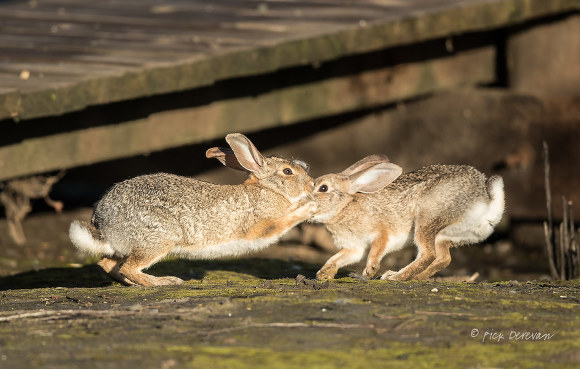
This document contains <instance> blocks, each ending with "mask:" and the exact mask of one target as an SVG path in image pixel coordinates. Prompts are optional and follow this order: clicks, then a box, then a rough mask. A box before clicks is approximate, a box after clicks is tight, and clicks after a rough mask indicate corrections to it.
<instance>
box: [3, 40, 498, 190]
mask: <svg viewBox="0 0 580 369" xmlns="http://www.w3.org/2000/svg"><path fill="white" fill-rule="evenodd" d="M494 61H495V51H494V49H493V48H492V47H486V48H482V49H478V50H472V51H469V52H463V53H458V54H457V55H454V56H450V57H446V58H440V59H435V60H430V61H425V62H417V63H410V64H402V65H397V66H394V67H389V68H383V69H377V70H370V71H367V72H363V73H361V74H358V75H353V76H343V77H335V78H331V79H327V80H323V81H320V82H316V83H310V84H304V85H298V86H292V87H287V88H284V89H278V90H274V91H270V92H267V93H264V94H261V95H259V96H255V97H253V96H247V97H241V98H235V99H230V100H223V101H216V102H213V103H212V104H209V105H204V106H200V107H196V108H189V109H180V110H175V111H165V112H160V113H155V114H152V115H150V116H149V117H148V118H146V119H140V120H135V121H131V122H124V123H123V124H114V125H106V126H100V127H94V128H89V129H84V130H77V131H72V132H66V133H60V134H55V135H51V136H46V137H38V138H31V139H25V140H23V141H22V142H19V143H15V144H12V145H8V146H4V147H0V180H2V179H8V178H11V177H18V176H22V175H29V174H32V173H42V172H46V171H51V170H55V169H59V168H70V167H75V166H80V165H85V164H91V163H96V162H100V161H105V160H110V159H116V158H122V157H130V156H134V155H139V154H146V153H149V152H152V151H156V150H163V149H166V148H171V147H177V146H181V145H186V144H190V143H192V142H201V141H204V140H211V139H216V138H219V137H223V136H224V135H225V134H226V133H228V132H232V131H236V130H240V131H242V130H243V131H246V132H247V131H252V130H259V129H264V128H269V127H273V126H277V125H287V124H293V123H296V122H300V121H306V120H309V119H314V118H318V117H323V116H328V115H333V114H340V113H344V112H348V111H353V110H359V109H364V108H371V107H375V106H380V105H384V104H388V103H392V102H395V101H398V100H400V99H406V98H409V97H413V96H419V95H424V94H428V93H432V92H434V91H438V90H442V89H451V88H454V87H458V86H465V85H474V84H478V83H490V82H492V81H493V80H494V78H495V70H494V65H495V63H494ZM258 111H259V112H260V114H256V112H258ZM208 122H210V123H208Z"/></svg>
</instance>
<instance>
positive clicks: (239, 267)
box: [0, 258, 348, 291]
mask: <svg viewBox="0 0 580 369" xmlns="http://www.w3.org/2000/svg"><path fill="white" fill-rule="evenodd" d="M319 268H320V266H319V265H314V264H308V263H302V262H294V261H283V260H265V259H258V258H248V259H237V260H221V261H191V260H166V261H162V262H160V263H157V264H156V265H154V266H153V267H152V268H151V269H149V270H148V273H151V274H153V275H156V276H164V275H173V276H176V277H179V278H181V279H183V280H185V281H188V280H193V279H196V280H201V279H203V278H204V277H205V276H206V274H207V272H209V271H215V270H223V271H230V272H236V273H241V274H247V275H251V276H254V277H256V278H261V279H281V278H294V277H296V275H298V274H303V275H305V276H307V277H309V278H314V276H315V274H316V271H317V270H318V269H319ZM347 273H348V272H344V273H342V274H341V275H339V277H340V276H343V275H346V274H347ZM113 284H116V282H113V280H112V279H110V278H109V276H108V275H107V274H105V272H103V270H102V269H101V268H100V267H99V266H97V265H96V264H91V265H85V266H83V267H80V268H72V267H64V268H47V269H41V270H36V271H28V272H23V273H19V274H15V275H12V276H8V277H2V278H0V291H4V290H14V289H33V288H49V287H107V286H111V285H113Z"/></svg>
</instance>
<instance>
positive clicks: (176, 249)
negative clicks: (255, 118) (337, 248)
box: [69, 133, 315, 286]
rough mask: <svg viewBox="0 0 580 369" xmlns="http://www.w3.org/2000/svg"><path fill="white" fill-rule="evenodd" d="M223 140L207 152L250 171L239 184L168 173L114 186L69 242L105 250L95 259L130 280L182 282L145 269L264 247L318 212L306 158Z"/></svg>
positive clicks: (73, 229)
mask: <svg viewBox="0 0 580 369" xmlns="http://www.w3.org/2000/svg"><path fill="white" fill-rule="evenodd" d="M226 141H227V142H228V144H229V145H230V147H231V148H232V150H230V149H226V148H218V147H214V148H211V149H209V150H208V151H207V152H206V156H207V157H208V158H217V159H218V160H220V162H222V163H223V164H224V165H226V166H228V167H231V168H235V169H239V170H244V171H248V172H249V177H248V179H247V180H246V181H244V182H243V183H242V184H239V185H219V184H214V183H209V182H203V181H199V180H195V179H192V178H187V177H180V176H176V175H172V174H165V173H159V174H152V175H144V176H139V177H135V178H132V179H129V180H126V181H124V182H120V183H117V184H116V185H114V186H113V187H112V188H111V189H110V190H109V192H108V193H107V194H105V195H104V196H103V198H102V199H101V200H100V201H99V202H98V203H97V204H96V206H95V209H94V212H93V217H92V219H91V223H90V224H89V223H87V222H81V221H78V220H75V221H73V222H72V223H71V226H70V230H69V236H70V239H71V241H72V243H73V244H74V245H75V246H76V247H77V248H78V249H80V250H82V251H85V252H88V253H92V254H102V255H104V257H103V258H102V259H101V260H100V261H99V263H98V264H99V265H100V266H101V267H102V268H103V269H104V270H105V272H107V273H109V275H111V276H112V277H113V278H115V279H117V280H119V281H121V282H122V283H125V284H127V285H132V284H137V285H143V286H152V285H166V284H178V283H182V282H183V281H182V280H181V279H179V278H177V277H173V276H166V277H154V276H152V275H149V274H145V273H143V272H142V271H141V270H142V269H145V268H148V267H149V266H151V265H153V264H154V263H156V262H157V261H159V260H160V259H161V258H163V257H164V256H166V255H168V254H172V255H177V256H182V257H189V258H193V259H215V258H220V257H227V256H238V255H242V254H245V253H248V252H250V251H255V250H259V249H263V248H265V247H267V246H268V245H270V244H272V243H274V242H276V241H277V240H278V239H279V238H280V236H282V235H283V234H284V233H285V232H286V231H288V230H289V229H291V228H292V227H293V226H295V225H296V224H298V223H300V222H302V221H304V220H307V219H308V218H309V217H310V216H311V215H312V214H313V212H314V210H315V203H314V202H313V201H312V200H311V198H310V193H311V191H312V189H313V186H314V182H313V181H312V178H311V177H310V176H309V175H308V173H307V169H308V167H307V165H306V164H305V163H304V162H302V161H299V160H294V161H289V160H286V159H282V158H279V157H275V156H272V157H263V156H262V155H261V154H260V152H259V151H258V150H257V149H256V147H255V146H254V145H253V144H252V142H251V141H250V140H249V139H248V138H247V137H245V136H244V135H242V134H239V133H235V134H229V135H227V137H226Z"/></svg>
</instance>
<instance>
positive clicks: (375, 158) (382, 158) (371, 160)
mask: <svg viewBox="0 0 580 369" xmlns="http://www.w3.org/2000/svg"><path fill="white" fill-rule="evenodd" d="M388 162H389V158H388V157H387V156H386V155H382V154H374V155H369V156H366V157H364V158H362V159H361V160H359V161H357V162H356V163H354V164H353V165H351V166H350V167H348V168H346V169H345V170H343V171H342V173H340V174H342V175H345V176H350V175H352V174H354V173H357V172H360V171H361V170H364V169H366V168H368V167H370V166H372V165H374V164H378V163H388Z"/></svg>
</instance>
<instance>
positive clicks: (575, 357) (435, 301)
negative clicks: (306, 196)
mask: <svg viewBox="0 0 580 369" xmlns="http://www.w3.org/2000/svg"><path fill="white" fill-rule="evenodd" d="M316 267H317V266H313V265H308V264H300V263H293V262H283V261H277V260H259V259H245V260H237V261H233V262H205V263H204V262H191V261H166V262H162V263H159V264H158V265H157V266H156V267H155V268H154V269H153V270H152V273H153V274H157V275H165V274H173V275H178V276H180V277H182V278H185V279H187V282H186V283H185V284H183V285H181V286H167V287H155V288H153V287H151V288H149V287H124V286H120V285H118V284H116V283H112V282H111V281H110V280H109V279H108V277H107V276H106V275H104V273H102V272H101V271H100V270H99V269H98V267H96V266H94V265H89V266H85V267H82V268H62V269H47V270H41V271H39V272H29V273H23V274H19V275H15V276H12V277H6V278H1V279H0V288H1V289H2V291H0V368H14V369H18V368H31V367H38V368H75V367H91V368H127V367H138V368H140V369H146V368H173V367H175V368H181V367H184V368H208V367H211V368H260V367H263V368H298V367H300V368H336V367H344V368H368V367H381V368H386V367H389V368H433V367H445V368H537V367H550V368H572V367H577V365H578V364H579V363H580V303H579V299H580V282H579V281H573V282H549V283H546V282H502V283H452V282H433V281H429V282H419V281H410V282H388V281H378V280H373V281H370V282H364V281H360V280H356V279H351V278H348V277H345V276H344V275H340V276H339V277H340V278H338V279H336V280H334V281H331V282H329V283H320V282H315V281H312V280H309V279H306V280H304V281H297V280H296V279H295V277H296V275H298V274H303V275H305V276H307V277H312V276H313V275H314V273H315V271H316ZM525 332H531V333H532V335H527V336H523V335H522V334H524V333H525ZM516 335H518V336H516Z"/></svg>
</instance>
